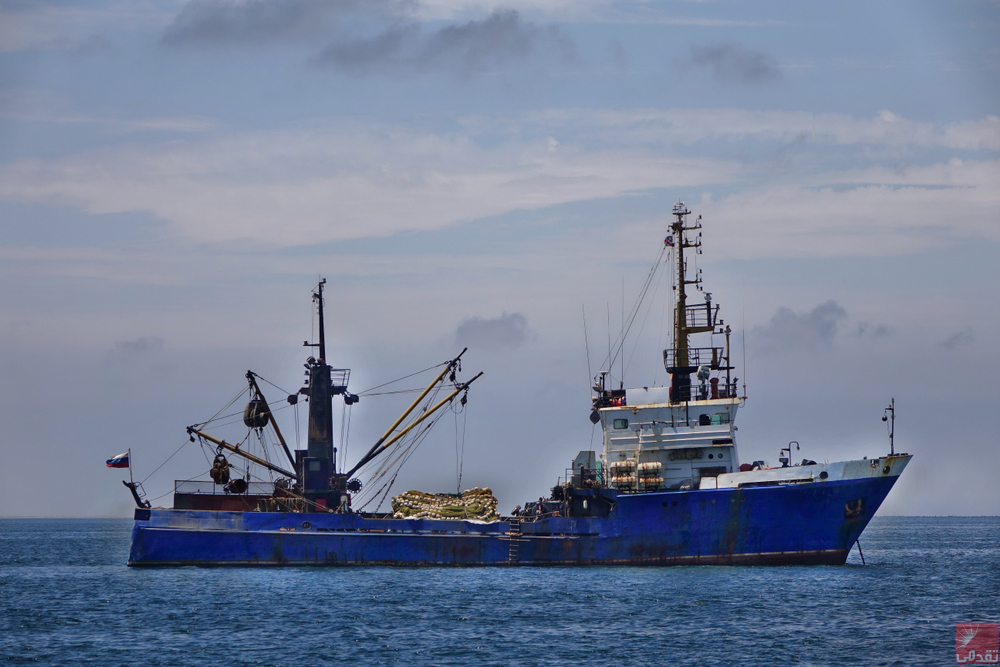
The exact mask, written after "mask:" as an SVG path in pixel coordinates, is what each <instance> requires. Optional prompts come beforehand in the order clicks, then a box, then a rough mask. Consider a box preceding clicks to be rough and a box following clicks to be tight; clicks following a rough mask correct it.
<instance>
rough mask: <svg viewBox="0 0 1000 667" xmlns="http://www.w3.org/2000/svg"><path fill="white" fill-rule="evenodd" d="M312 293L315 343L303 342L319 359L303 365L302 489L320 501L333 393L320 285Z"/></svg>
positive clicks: (331, 463)
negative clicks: (316, 350)
mask: <svg viewBox="0 0 1000 667" xmlns="http://www.w3.org/2000/svg"><path fill="white" fill-rule="evenodd" d="M325 284H326V280H325V279H324V280H320V281H319V286H318V289H317V290H316V291H315V292H313V301H316V302H318V303H319V343H306V345H307V346H310V347H318V348H319V358H313V357H310V358H309V360H308V363H307V364H306V368H307V369H308V375H309V386H308V387H307V388H306V389H304V390H302V391H303V393H305V394H306V395H308V396H309V440H308V444H307V449H306V455H305V457H304V458H303V460H302V466H303V470H302V479H303V482H304V483H303V487H304V488H303V491H304V492H305V496H306V497H307V498H308V499H310V500H313V501H316V502H319V501H322V502H323V503H324V504H326V503H327V501H328V500H329V499H330V496H331V489H330V486H331V485H330V478H331V476H332V475H333V474H334V473H335V472H336V465H335V460H334V452H333V394H334V388H333V383H332V382H331V374H330V365H329V364H328V363H326V331H325V326H324V321H323V319H324V318H323V286H324V285H325Z"/></svg>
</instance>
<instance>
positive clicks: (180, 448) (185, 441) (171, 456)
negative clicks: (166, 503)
mask: <svg viewBox="0 0 1000 667" xmlns="http://www.w3.org/2000/svg"><path fill="white" fill-rule="evenodd" d="M189 442H191V441H190V440H188V439H187V438H184V442H182V443H181V446H180V447H178V448H177V449H175V450H174V453H173V454H171V455H170V456H168V457H167V460H166V461H164V462H163V463H161V464H160V465H158V466H156V470H159V469H160V468H162V467H163V466H165V465H167V461H169V460H170V459H172V458H174V456H176V455H177V452H179V451H181V450H182V449H184V446H185V445H187V444H188V443H189ZM156 470H154V471H153V472H151V473H149V474H148V475H146V479H144V480H142V482H145V481H146V480H147V479H149V478H150V477H152V476H153V475H154V474H155V473H156ZM142 482H139V486H142ZM160 497H161V498H162V497H163V496H160Z"/></svg>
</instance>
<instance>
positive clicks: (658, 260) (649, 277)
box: [608, 244, 668, 381]
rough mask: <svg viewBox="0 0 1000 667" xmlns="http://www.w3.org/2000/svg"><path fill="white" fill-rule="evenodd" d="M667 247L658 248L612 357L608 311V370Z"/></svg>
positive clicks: (620, 349) (637, 312)
mask: <svg viewBox="0 0 1000 667" xmlns="http://www.w3.org/2000/svg"><path fill="white" fill-rule="evenodd" d="M667 247H668V246H667V245H666V244H663V246H662V247H661V248H660V250H659V252H658V253H657V256H656V261H655V262H653V266H652V268H650V270H649V273H648V274H647V275H646V281H645V282H644V283H643V286H642V289H641V290H640V291H639V297H638V298H637V299H636V303H635V305H634V306H633V307H632V310H631V311H630V313H629V316H628V318H627V320H626V321H627V322H628V325H627V326H623V327H622V332H621V334H619V336H618V338H616V339H615V346H616V347H617V350H616V352H615V355H614V357H612V356H611V344H610V338H611V312H610V309H609V311H608V339H609V340H608V359H609V360H610V362H609V363H608V368H609V369H611V368H612V367H614V364H615V362H616V361H617V360H618V355H619V354H621V353H622V348H623V347H624V345H625V338H626V337H627V336H628V333H629V331H631V330H632V325H633V324H634V323H635V318H636V316H637V315H638V314H639V309H640V307H641V305H642V301H643V300H644V299H645V297H646V292H648V291H649V286H650V284H651V283H652V281H653V277H654V276H655V275H656V273H657V270H658V269H659V266H660V263H661V260H662V259H663V256H664V254H665V252H666V250H667ZM622 381H624V378H622Z"/></svg>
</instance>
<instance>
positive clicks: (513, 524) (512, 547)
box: [507, 516, 522, 565]
mask: <svg viewBox="0 0 1000 667" xmlns="http://www.w3.org/2000/svg"><path fill="white" fill-rule="evenodd" d="M509 525H510V528H508V529H507V541H508V547H509V550H508V552H507V564H508V565H517V564H518V563H519V562H520V556H521V554H520V550H521V539H522V538H521V519H520V517H516V516H512V517H511V518H510V520H509Z"/></svg>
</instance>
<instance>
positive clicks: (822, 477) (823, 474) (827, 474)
mask: <svg viewBox="0 0 1000 667" xmlns="http://www.w3.org/2000/svg"><path fill="white" fill-rule="evenodd" d="M829 476H830V474H829V473H828V472H827V471H825V470H824V471H823V472H821V473H820V474H819V478H820V479H826V478H827V477H829Z"/></svg>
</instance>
